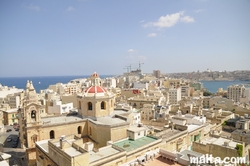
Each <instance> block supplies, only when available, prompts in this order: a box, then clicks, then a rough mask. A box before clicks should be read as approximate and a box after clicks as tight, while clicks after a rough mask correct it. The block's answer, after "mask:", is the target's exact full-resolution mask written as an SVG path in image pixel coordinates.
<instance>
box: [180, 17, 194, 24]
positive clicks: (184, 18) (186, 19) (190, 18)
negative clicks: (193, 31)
mask: <svg viewBox="0 0 250 166" xmlns="http://www.w3.org/2000/svg"><path fill="white" fill-rule="evenodd" d="M181 21H182V22H185V23H189V22H194V18H192V17H190V16H185V17H182V18H181Z"/></svg>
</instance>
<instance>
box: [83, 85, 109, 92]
mask: <svg viewBox="0 0 250 166" xmlns="http://www.w3.org/2000/svg"><path fill="white" fill-rule="evenodd" d="M85 92H86V93H105V92H107V91H106V89H104V88H103V87H101V86H91V87H89V88H88V89H86V90H85Z"/></svg>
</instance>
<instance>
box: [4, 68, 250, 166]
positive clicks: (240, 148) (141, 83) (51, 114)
mask: <svg viewBox="0 0 250 166" xmlns="http://www.w3.org/2000/svg"><path fill="white" fill-rule="evenodd" d="M242 73H245V74H242V75H244V76H242V77H241V78H242V79H243V80H249V76H250V74H249V71H248V72H242ZM202 75H203V78H206V79H207V80H209V79H210V78H211V79H213V80H217V79H221V80H222V79H238V78H237V76H239V75H240V74H237V73H234V74H232V73H229V72H226V71H225V72H222V73H215V72H211V71H206V72H201V73H200V72H195V73H189V74H179V75H177V74H176V75H175V76H173V75H164V74H161V72H160V71H159V70H154V71H153V72H152V73H150V74H144V73H143V72H142V70H141V68H139V69H137V70H134V71H133V70H128V72H126V73H124V74H123V75H120V76H117V77H109V78H104V79H101V78H100V76H99V74H98V73H97V72H93V73H92V74H91V73H90V77H89V78H79V79H74V80H71V81H70V82H68V83H66V84H63V83H57V84H54V85H50V86H49V87H48V88H47V89H44V90H41V91H40V92H37V91H36V88H35V87H34V85H33V83H32V81H31V80H27V83H26V88H25V89H18V88H15V87H8V86H0V119H1V121H0V135H1V136H0V151H1V157H0V165H4V166H5V165H6V166H8V165H28V166H35V165H37V166H100V165H102V166H118V165H119V166H152V165H214V159H216V158H218V157H220V158H221V159H224V158H225V157H241V158H243V159H244V160H243V161H242V163H244V164H245V163H248V162H249V157H250V117H249V113H250V88H247V87H245V86H244V85H231V86H229V87H228V88H227V90H223V89H218V91H217V92H216V93H215V94H212V95H204V93H205V88H204V87H203V85H202V83H201V82H199V80H200V77H201V76H202ZM172 76H173V77H172ZM206 154H210V155H211V156H213V159H211V161H210V163H199V162H198V161H200V160H199V159H201V158H202V157H204V156H205V155H206ZM192 157H193V158H197V163H193V162H192V161H191V158H192ZM227 164H231V165H237V164H235V163H233V161H232V162H228V163H227ZM222 165H226V164H222Z"/></svg>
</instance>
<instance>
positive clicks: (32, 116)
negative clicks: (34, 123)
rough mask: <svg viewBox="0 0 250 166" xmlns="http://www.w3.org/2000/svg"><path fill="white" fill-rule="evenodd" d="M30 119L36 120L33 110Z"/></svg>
mask: <svg viewBox="0 0 250 166" xmlns="http://www.w3.org/2000/svg"><path fill="white" fill-rule="evenodd" d="M31 119H36V111H35V110H32V111H31Z"/></svg>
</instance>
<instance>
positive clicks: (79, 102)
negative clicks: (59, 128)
mask: <svg viewBox="0 0 250 166" xmlns="http://www.w3.org/2000/svg"><path fill="white" fill-rule="evenodd" d="M78 104H79V106H78V107H79V109H81V108H82V106H81V101H79V102H78Z"/></svg>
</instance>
